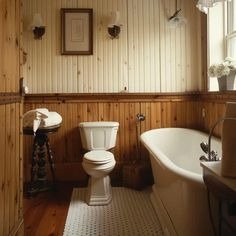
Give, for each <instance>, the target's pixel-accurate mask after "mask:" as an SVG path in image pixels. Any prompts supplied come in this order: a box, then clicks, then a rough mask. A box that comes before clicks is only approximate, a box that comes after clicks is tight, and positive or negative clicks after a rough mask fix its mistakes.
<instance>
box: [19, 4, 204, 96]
mask: <svg viewBox="0 0 236 236" xmlns="http://www.w3.org/2000/svg"><path fill="white" fill-rule="evenodd" d="M175 2H176V1H175V0H50V1H47V0H23V22H24V51H25V52H26V53H27V63H26V64H25V65H24V77H25V84H26V85H27V86H28V87H29V92H30V93H107V92H109V93H114V92H122V91H123V90H124V88H125V87H126V88H127V91H128V92H184V91H198V90H200V89H201V76H202V64H201V57H202V55H201V52H202V51H201V47H202V45H201V44H202V41H201V13H200V11H198V9H197V8H196V6H195V5H196V2H195V1H189V0H181V1H178V6H177V7H178V9H179V8H181V12H182V14H183V16H184V17H186V19H187V24H186V25H185V26H183V27H180V28H176V29H173V28H170V27H169V25H168V18H169V17H170V16H171V15H172V14H173V13H174V12H175V10H176V8H175ZM70 7H72V8H93V10H94V22H93V32H94V42H93V45H94V54H93V55H89V56H61V55H60V47H61V22H60V8H70ZM116 10H119V11H120V13H121V20H122V23H123V26H122V27H121V33H120V36H119V39H113V40H112V39H110V38H109V35H108V33H107V25H108V22H109V16H110V15H111V12H112V11H116ZM36 12H39V13H40V14H41V15H42V18H43V21H44V23H45V25H46V33H45V35H44V36H43V39H42V40H34V39H33V34H32V32H31V30H29V28H30V27H29V26H30V23H31V20H32V17H33V14H34V13H36Z"/></svg>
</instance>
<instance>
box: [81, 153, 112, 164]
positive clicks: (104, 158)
mask: <svg viewBox="0 0 236 236" xmlns="http://www.w3.org/2000/svg"><path fill="white" fill-rule="evenodd" d="M113 159H114V155H113V154H112V153H111V152H108V151H104V150H96V151H90V152H87V153H85V154H84V161H86V162H90V163H96V164H105V163H108V162H110V161H111V160H113Z"/></svg>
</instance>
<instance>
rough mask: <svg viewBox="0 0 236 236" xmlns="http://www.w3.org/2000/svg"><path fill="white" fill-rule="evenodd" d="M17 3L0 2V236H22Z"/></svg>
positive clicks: (19, 10)
mask: <svg viewBox="0 0 236 236" xmlns="http://www.w3.org/2000/svg"><path fill="white" fill-rule="evenodd" d="M20 13H21V1H20V0H1V1H0V55H1V57H0V81H1V83H0V235H1V236H7V235H12V236H14V235H17V236H23V235H24V230H23V229H24V227H23V146H22V145H23V138H22V135H21V130H22V119H21V117H22V112H23V104H22V96H21V93H20V77H22V76H21V75H22V70H21V69H22V68H21V66H20V65H21V64H22V59H23V57H22V48H21V45H22V34H21V32H22V21H21V17H20Z"/></svg>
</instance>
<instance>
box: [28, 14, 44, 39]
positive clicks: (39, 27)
mask: <svg viewBox="0 0 236 236" xmlns="http://www.w3.org/2000/svg"><path fill="white" fill-rule="evenodd" d="M31 29H32V31H33V33H34V38H35V39H42V36H43V35H44V34H45V25H44V23H43V20H42V17H41V15H40V14H39V13H36V14H34V17H33V21H32V23H31Z"/></svg>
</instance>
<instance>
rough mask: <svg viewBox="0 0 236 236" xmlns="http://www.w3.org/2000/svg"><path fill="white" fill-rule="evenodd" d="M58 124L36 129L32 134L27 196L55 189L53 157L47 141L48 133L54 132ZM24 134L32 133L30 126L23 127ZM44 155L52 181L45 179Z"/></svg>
mask: <svg viewBox="0 0 236 236" xmlns="http://www.w3.org/2000/svg"><path fill="white" fill-rule="evenodd" d="M59 127H60V126H53V127H49V128H43V129H38V130H37V132H36V134H35V136H34V143H33V151H32V162H31V181H30V183H29V186H28V190H27V194H28V196H30V197H31V196H34V195H36V194H37V193H39V192H43V191H48V190H56V181H55V172H54V160H53V159H54V157H53V153H52V149H51V146H50V143H49V139H48V134H49V133H53V132H56V131H57V130H58V129H59ZM24 134H26V135H34V133H33V130H32V128H30V127H26V128H24ZM46 157H47V158H48V162H49V165H50V170H51V176H52V181H48V180H47V171H46V162H47V160H46Z"/></svg>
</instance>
